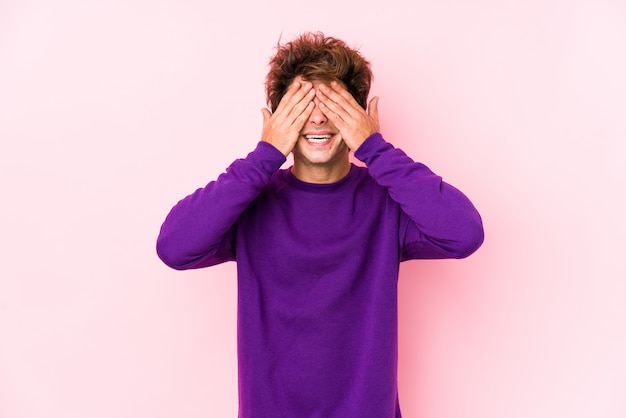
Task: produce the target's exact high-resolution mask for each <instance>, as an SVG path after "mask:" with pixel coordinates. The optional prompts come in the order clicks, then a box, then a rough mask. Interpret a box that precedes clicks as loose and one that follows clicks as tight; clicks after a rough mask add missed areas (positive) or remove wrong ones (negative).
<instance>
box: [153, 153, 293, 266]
mask: <svg viewBox="0 0 626 418" xmlns="http://www.w3.org/2000/svg"><path fill="white" fill-rule="evenodd" d="M284 161H285V157H284V155H282V154H281V153H280V152H279V151H278V150H277V149H276V148H274V147H273V146H272V145H270V144H268V143H264V142H261V143H259V144H258V145H257V147H256V149H255V150H254V151H252V152H251V153H250V154H248V156H247V157H246V158H244V159H239V160H236V161H234V162H233V163H232V164H231V165H230V167H228V169H227V170H226V172H225V173H223V174H221V175H220V176H219V177H218V178H217V180H215V181H212V182H210V183H209V184H207V186H206V187H204V188H200V189H198V190H196V191H195V192H194V193H193V194H191V195H189V196H187V197H185V198H184V199H182V200H181V201H179V202H178V203H177V204H176V205H175V206H174V207H173V208H172V210H171V211H170V213H169V214H168V215H167V217H166V219H165V222H164V223H163V225H162V226H161V231H160V234H159V237H158V239H157V253H158V255H159V257H160V258H161V260H163V262H164V263H165V264H167V265H168V266H170V267H172V268H175V269H190V268H199V267H205V266H209V265H213V264H217V263H219V262H222V261H227V259H229V258H230V259H232V258H233V255H234V252H233V249H232V248H230V249H229V248H228V247H229V246H228V245H227V244H228V243H224V240H225V239H226V237H227V235H228V233H229V231H230V230H231V229H232V227H233V226H234V225H235V223H236V222H237V219H238V218H239V216H240V215H241V213H242V212H243V211H244V210H245V209H246V208H247V207H248V205H249V204H250V203H251V202H252V201H253V200H254V199H255V198H256V197H257V196H258V195H259V193H261V191H262V190H263V188H264V187H265V186H266V185H267V184H268V182H269V180H270V178H271V175H272V174H273V173H274V172H275V171H276V170H278V169H279V168H280V166H281V165H282V163H283V162H284ZM228 252H230V253H231V254H233V255H228Z"/></svg>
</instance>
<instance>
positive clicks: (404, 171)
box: [355, 133, 484, 260]
mask: <svg viewBox="0 0 626 418" xmlns="http://www.w3.org/2000/svg"><path fill="white" fill-rule="evenodd" d="M355 157H356V158H358V159H359V160H361V161H363V162H364V163H365V164H366V165H367V167H368V169H369V172H370V175H371V176H372V178H373V179H374V180H375V181H376V182H377V183H378V184H380V185H381V186H383V187H385V188H386V189H387V191H388V193H389V196H390V197H391V199H393V200H394V201H395V202H397V203H398V204H399V206H400V208H401V210H402V213H401V219H400V237H401V243H400V245H401V247H402V250H401V251H402V252H401V259H402V260H409V259H420V258H430V259H432V258H464V257H467V256H469V255H470V254H472V253H473V252H474V251H476V250H477V249H478V248H479V247H480V246H481V244H482V242H483V239H484V230H483V226H482V220H481V218H480V215H479V213H478V211H477V210H476V208H475V207H474V205H473V204H472V203H471V202H470V200H469V199H468V198H467V197H466V196H465V195H464V194H463V193H461V192H460V191H459V190H457V189H456V188H454V187H453V186H451V185H449V184H447V183H445V182H444V181H443V180H442V179H441V177H439V176H437V175H435V174H434V173H433V172H432V171H431V170H430V169H429V168H428V167H426V166H425V165H424V164H421V163H416V162H414V161H413V160H412V159H411V158H410V157H409V156H407V155H406V154H405V153H404V151H402V150H401V149H399V148H394V146H393V145H391V144H390V143H388V142H386V141H385V140H384V139H383V137H382V135H381V134H380V133H375V134H373V135H371V136H370V137H369V138H367V139H366V141H365V142H364V143H363V144H362V145H361V146H360V147H359V148H358V149H357V150H356V152H355Z"/></svg>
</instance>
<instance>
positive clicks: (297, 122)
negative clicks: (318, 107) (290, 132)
mask: <svg viewBox="0 0 626 418" xmlns="http://www.w3.org/2000/svg"><path fill="white" fill-rule="evenodd" d="M313 109H315V103H313V101H310V102H309V103H308V104H307V105H306V107H305V108H304V110H303V111H302V112H301V113H300V114H299V115H297V116H296V118H295V119H294V121H293V124H292V125H291V128H293V129H294V130H296V131H297V132H300V131H301V130H302V127H303V126H304V124H305V123H306V121H307V120H309V117H310V116H311V113H313Z"/></svg>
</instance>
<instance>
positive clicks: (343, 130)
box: [316, 81, 380, 151]
mask: <svg viewBox="0 0 626 418" xmlns="http://www.w3.org/2000/svg"><path fill="white" fill-rule="evenodd" d="M316 98H317V99H318V100H319V101H320V109H321V110H322V112H324V114H325V115H326V117H327V118H328V119H329V120H330V121H331V122H332V123H333V124H334V125H335V126H336V127H337V129H339V133H340V134H341V137H342V138H343V140H344V142H345V143H346V145H347V146H348V148H350V149H351V150H352V151H356V150H357V149H358V148H359V147H360V146H361V144H362V143H363V142H364V141H365V140H366V139H367V137H369V136H370V135H371V134H373V133H375V132H379V130H380V125H379V122H378V97H374V98H373V99H372V100H370V102H369V105H368V107H367V112H366V111H365V109H363V108H362V107H361V105H359V104H358V103H357V101H356V100H355V99H354V97H352V95H351V94H350V92H348V91H347V90H346V89H345V88H343V87H342V86H341V84H339V83H338V82H336V81H332V82H331V83H330V85H326V84H321V85H320V86H319V88H318V89H317V90H316Z"/></svg>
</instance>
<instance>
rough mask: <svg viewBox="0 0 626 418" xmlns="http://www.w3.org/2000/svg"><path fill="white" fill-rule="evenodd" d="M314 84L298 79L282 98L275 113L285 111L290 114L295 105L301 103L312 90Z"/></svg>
mask: <svg viewBox="0 0 626 418" xmlns="http://www.w3.org/2000/svg"><path fill="white" fill-rule="evenodd" d="M312 87H313V85H312V84H311V83H308V82H305V83H303V82H300V81H298V80H296V81H294V82H293V83H291V85H290V86H289V88H288V89H287V92H286V93H285V95H284V96H283V97H282V98H281V100H280V103H279V104H278V107H277V108H276V112H275V113H283V112H284V113H285V114H286V115H288V114H289V113H290V112H291V110H292V109H293V107H294V106H295V105H296V104H297V103H299V102H300V101H301V100H302V99H303V97H305V96H306V94H307V93H308V92H309V91H311V89H312Z"/></svg>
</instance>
